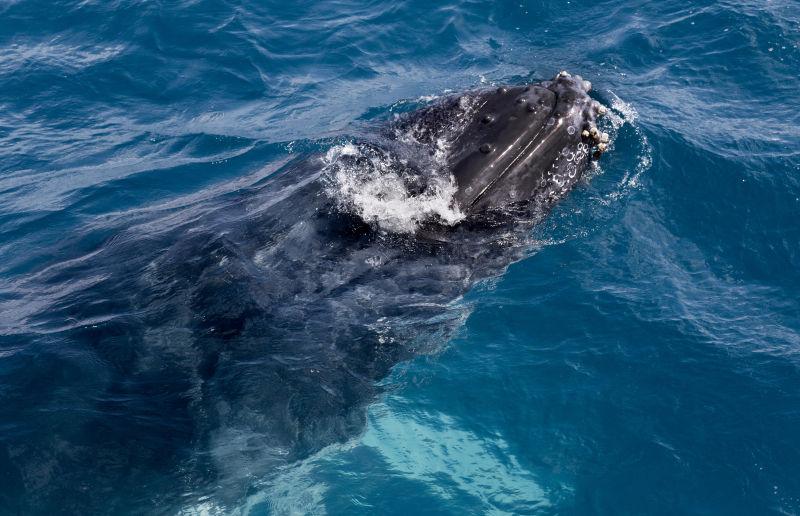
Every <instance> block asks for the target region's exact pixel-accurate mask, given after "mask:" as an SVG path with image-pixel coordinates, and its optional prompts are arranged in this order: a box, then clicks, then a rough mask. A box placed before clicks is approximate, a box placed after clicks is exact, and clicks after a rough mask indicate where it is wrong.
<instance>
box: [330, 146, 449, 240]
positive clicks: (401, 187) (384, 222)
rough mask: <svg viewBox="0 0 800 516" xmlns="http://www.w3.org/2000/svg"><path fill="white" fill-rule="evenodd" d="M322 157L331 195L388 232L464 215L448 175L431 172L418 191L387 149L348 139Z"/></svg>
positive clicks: (403, 231)
mask: <svg viewBox="0 0 800 516" xmlns="http://www.w3.org/2000/svg"><path fill="white" fill-rule="evenodd" d="M438 159H443V157H442V158H439V157H438V156H437V160H438ZM323 162H324V164H325V169H326V179H327V182H328V186H327V189H326V190H327V192H328V194H329V195H330V196H331V197H332V198H334V199H335V200H336V201H337V203H338V204H339V205H340V207H342V208H343V209H345V210H347V211H349V212H351V213H355V214H356V215H358V216H359V217H361V219H362V220H364V221H365V222H367V223H369V224H375V225H376V226H378V227H379V228H380V229H382V230H384V231H388V232H395V233H413V232H414V231H416V230H417V228H418V227H419V225H420V224H421V223H423V222H426V221H431V220H436V221H438V222H441V223H444V224H447V225H454V224H456V223H458V222H459V221H461V220H462V219H463V218H464V214H463V213H462V212H461V210H459V208H458V206H457V205H456V203H455V202H454V201H453V196H454V195H455V193H456V185H455V183H454V182H453V180H452V178H451V177H450V176H449V174H447V175H445V174H430V175H429V176H428V177H426V179H425V182H426V184H425V188H424V189H422V190H421V191H420V192H418V193H417V192H412V191H410V189H409V185H408V178H406V177H404V176H403V173H402V171H403V169H404V166H405V163H403V162H402V161H401V160H400V159H399V158H397V157H396V156H393V155H392V154H390V153H388V152H385V151H381V150H377V149H374V148H372V147H370V148H367V147H364V146H359V145H355V144H353V143H346V144H343V145H337V146H335V147H333V148H331V149H330V150H329V151H328V152H327V154H326V155H325V157H324V158H323Z"/></svg>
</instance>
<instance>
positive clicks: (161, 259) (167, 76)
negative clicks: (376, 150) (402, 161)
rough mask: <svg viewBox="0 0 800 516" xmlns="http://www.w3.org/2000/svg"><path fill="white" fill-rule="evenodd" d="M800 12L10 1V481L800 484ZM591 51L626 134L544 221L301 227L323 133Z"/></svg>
mask: <svg viewBox="0 0 800 516" xmlns="http://www.w3.org/2000/svg"><path fill="white" fill-rule="evenodd" d="M799 47H800V5H799V4H798V3H797V2H792V1H789V0H778V1H752V2H675V1H673V0H668V1H664V2H643V1H641V2H637V1H631V0H628V1H626V2H602V1H594V2H583V1H575V0H571V1H564V2H550V1H546V2H498V3H494V4H489V3H485V2H463V3H452V2H451V3H443V4H432V3H430V2H415V1H404V2H392V3H389V2H367V3H358V2H352V1H349V0H343V1H337V2H316V3H312V2H295V3H290V4H286V3H284V2H254V1H249V0H241V1H236V2H234V1H222V0H196V1H188V0H187V1H182V2H177V1H176V2H146V1H139V2H134V1H123V0H120V1H114V2H92V1H82V2H79V1H75V0H55V1H51V2H40V1H32V0H18V1H6V2H3V3H0V514H179V513H186V514H209V513H210V514H227V513H241V514H254V515H257V514H258V515H260V514H291V513H297V514H325V513H328V514H409V513H418V514H480V513H490V514H615V515H616V514H676V513H677V514H775V513H777V514H797V513H798V512H800V302H799V301H798V299H800V225H798V215H799V214H800V175H799V174H800V129H798V127H800V115H799V114H798V107H800V80H799V79H798V73H800V48H799ZM562 69H566V70H570V71H572V72H574V73H580V74H581V75H583V76H584V77H585V78H587V79H589V80H591V81H592V83H593V84H594V89H595V91H594V95H595V96H596V98H597V99H599V100H601V101H602V102H604V103H605V104H606V105H608V106H610V107H611V114H610V116H609V120H608V121H607V122H606V123H607V124H609V125H608V127H609V129H610V130H611V132H612V133H613V145H612V148H611V150H610V152H609V153H607V155H606V156H604V157H603V159H602V160H601V162H600V165H599V168H598V169H596V170H594V172H593V174H592V177H591V179H590V180H588V181H586V182H584V183H583V184H582V185H580V186H579V187H578V188H577V189H576V190H575V191H573V192H572V194H570V195H569V196H568V197H567V198H566V199H564V201H563V202H561V203H560V204H559V205H558V206H557V208H556V209H555V210H554V211H553V212H552V213H551V214H550V216H549V217H548V218H546V219H545V220H544V221H543V222H541V223H539V224H537V225H536V226H535V227H533V228H532V229H529V230H527V232H526V233H525V235H524V238H523V239H522V240H523V241H524V242H523V243H521V244H519V243H518V244H517V245H516V246H514V251H502V252H499V251H498V253H499V254H497V255H491V253H487V256H483V257H481V256H479V255H480V252H479V251H475V255H474V257H472V258H467V257H465V256H457V255H448V256H446V257H443V256H441V255H436V254H434V255H433V258H430V257H428V258H418V259H416V260H415V261H409V260H407V259H404V260H399V261H392V259H393V258H392V256H394V257H397V256H398V255H391V253H392V252H397V251H396V250H397V249H398V247H397V246H396V245H395V244H391V243H389V244H387V243H380V245H379V246H378V247H377V249H378V250H379V251H380V253H378V254H377V255H374V256H373V255H372V254H370V255H364V256H366V260H370V261H369V262H366V261H365V259H364V256H361V257H360V258H359V259H358V260H356V259H354V258H353V254H348V253H354V252H355V251H353V249H355V248H356V247H357V246H358V245H361V244H360V243H359V242H360V241H359V240H354V237H352V235H350V234H349V233H347V232H346V231H342V232H341V233H337V232H336V231H337V228H338V226H335V225H332V226H331V227H330V228H328V227H327V226H322V227H323V229H325V228H328V230H327V231H318V232H317V233H314V232H313V231H310V230H309V231H306V230H303V229H302V227H305V226H302V224H301V222H302V221H305V220H312V218H313V217H314V216H313V215H311V214H310V213H311V212H313V211H314V209H315V207H316V204H315V203H316V202H318V201H317V199H319V195H317V194H313V195H312V194H311V193H308V189H309V188H311V186H309V184H311V183H309V181H312V180H313V179H314V177H315V176H313V173H314V172H313V170H309V168H308V167H307V166H306V165H304V163H308V162H309V161H308V160H309V159H311V158H310V156H315V155H319V154H322V155H325V154H326V153H329V152H330V151H332V150H333V151H336V150H337V149H342V148H344V147H346V145H347V144H348V142H351V141H353V139H354V138H359V137H363V136H364V135H370V134H372V133H373V132H374V131H375V129H374V127H375V124H379V123H380V121H383V120H386V119H389V118H391V117H392V116H393V114H394V113H397V112H404V111H409V110H411V109H413V108H414V107H418V106H421V105H425V104H426V103H428V102H430V101H431V100H432V99H434V98H436V97H441V96H444V95H447V94H448V93H451V92H461V91H467V90H470V89H474V88H478V87H483V86H489V85H494V84H501V83H511V84H522V83H524V82H526V81H531V80H541V79H546V78H549V77H551V76H552V75H553V74H554V73H556V72H558V71H559V70H562ZM412 212H413V207H410V206H409V207H408V210H403V209H401V210H400V212H399V213H394V214H393V216H396V217H399V220H401V221H402V222H408V221H409V220H411V221H412V222H413V220H414V219H413V217H411V218H409V217H410V215H409V213H411V215H413V213H412ZM384 215H385V214H384ZM390 215H391V214H390ZM404 217H405V218H404ZM314 220H316V219H314ZM298 221H300V222H298ZM315 227H316V226H315ZM390 232H391V231H390ZM519 236H520V235H517V237H519ZM400 248H402V246H400ZM359 249H362V248H359ZM363 249H366V250H368V251H370V252H372V251H374V250H375V249H376V247H364V248H363ZM250 251H252V252H250ZM417 251H418V250H417ZM248 253H249V254H248ZM259 253H261V254H259ZM423 254H424V253H423ZM390 255H391V256H390ZM243 256H246V257H247V259H245V258H243ZM251 257H255V258H252V260H251ZM387 257H388V258H387ZM356 258H358V256H356ZM401 258H402V256H401ZM204 260H206V261H207V262H208V263H212V262H213V263H219V264H220V267H221V269H220V270H222V271H223V272H222V273H215V272H214V270H212V269H209V268H208V263H206V262H205V261H204ZM375 260H378V261H377V262H376V261H375ZM381 260H384V261H381ZM198 263H199V264H200V265H197V264H198ZM364 263H369V264H372V265H374V267H373V268H371V269H368V268H366V266H364V265H363V264H364ZM376 263H377V264H378V265H386V266H384V267H382V268H381V267H378V266H377V265H375V264H376ZM225 264H235V265H236V268H233V267H234V266H233V265H228V268H225ZM252 264H255V265H258V266H259V267H267V268H271V269H270V270H272V271H273V272H274V273H273V274H271V275H269V274H267V275H264V276H263V277H262V276H260V275H261V274H262V272H261V271H262V269H258V268H257V267H255V265H252ZM387 264H389V265H387ZM251 265H252V266H251ZM197 270H202V271H206V272H203V273H199V272H197ZM208 271H211V272H208ZM422 271H424V273H423V272H422ZM431 271H433V273H432V272H431ZM432 274H434V275H435V277H434V276H432ZM456 280H458V281H456ZM417 281H418V283H415V282H417ZM455 283H458V285H455ZM320 285H321V286H320ZM397 285H401V286H403V285H405V286H406V287H408V285H412V287H409V288H413V289H416V291H415V292H416V293H415V295H417V296H418V297H415V298H413V301H414V303H410V302H405V301H404V300H405V299H406V298H403V300H401V299H400V296H401V294H402V295H406V294H407V291H406V290H402V289H400V290H397V288H398V287H397ZM343 286H347V287H348V288H344V287H343ZM339 287H341V288H339ZM350 287H352V288H350ZM326 288H327V289H328V290H326ZM370 289H372V290H370ZM370 292H377V293H378V294H377V297H372V298H371V301H364V299H367V298H366V297H359V296H360V295H361V294H363V293H366V294H369V293H370ZM398 292H399V293H398ZM290 294H291V295H290ZM366 294H365V295H366ZM420 300H421V301H424V303H422V302H417V301H420ZM433 305H435V306H436V309H435V310H433V309H429V306H433ZM243 313H246V314H249V315H248V318H247V319H246V320H247V321H248V322H247V324H244V323H242V322H241V321H242V319H241V317H240V318H237V317H234V316H235V315H237V314H238V315H241V314H243ZM231 314H233V315H231ZM264 314H268V316H267V315H264ZM254 320H255V321H258V324H256V323H252V321H254ZM208 321H212V322H208ZM214 321H223V322H224V324H223V323H219V324H217V323H214ZM212 323H213V324H212ZM220 335H221V336H220ZM371 339H372V340H371ZM381 339H383V340H381ZM373 342H380V343H381V344H382V345H383V344H385V343H386V342H390V345H387V346H386V347H382V348H374V347H372V343H373ZM365 343H368V344H365ZM297 349H310V350H313V352H309V353H308V354H306V355H303V358H298V356H297V355H292V353H293V352H295V351H296V350H297ZM376 349H379V350H378V351H375V350H376ZM381 350H388V351H381ZM287 357H290V358H291V360H295V359H297V360H300V361H301V362H302V366H300V365H297V366H296V365H294V362H290V361H289V360H290V358H287ZM287 361H289V362H287ZM331 364H344V365H345V366H347V367H344V366H342V367H340V368H338V369H337V368H336V367H333V366H331ZM337 367H338V366H337ZM301 369H302V371H304V372H303V373H302V374H300V373H297V372H296V371H300V370H301ZM345 369H346V370H347V371H348V373H347V374H343V373H342V374H340V375H336V374H335V373H336V371H340V372H341V371H344V370H345ZM286 371H289V373H286ZM320 371H321V373H320ZM313 375H319V377H321V378H322V380H320V381H319V383H315V382H317V380H308V379H309V378H317V376H313ZM276 400H277V401H276ZM281 400H289V401H286V403H283V402H282V401H281Z"/></svg>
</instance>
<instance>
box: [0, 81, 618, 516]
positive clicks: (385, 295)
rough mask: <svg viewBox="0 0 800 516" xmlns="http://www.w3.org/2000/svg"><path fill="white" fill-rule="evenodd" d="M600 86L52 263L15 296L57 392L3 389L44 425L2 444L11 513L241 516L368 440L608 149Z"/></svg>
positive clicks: (503, 90) (422, 116) (541, 95)
mask: <svg viewBox="0 0 800 516" xmlns="http://www.w3.org/2000/svg"><path fill="white" fill-rule="evenodd" d="M590 88H591V85H590V84H589V83H588V82H587V81H584V80H583V79H581V78H580V77H578V76H572V75H570V74H568V73H566V72H562V73H559V74H558V75H557V76H556V77H554V78H553V79H552V80H550V81H544V82H541V83H535V84H529V85H525V86H508V87H499V88H490V89H483V90H478V91H473V92H467V93H464V94H461V95H454V96H450V97H446V98H444V99H439V100H438V101H436V102H434V103H433V104H431V105H429V106H427V107H423V108H421V109H418V110H416V111H412V112H409V113H405V114H400V115H398V116H397V117H396V118H395V119H393V120H390V121H388V122H387V123H384V124H382V125H379V126H376V127H375V128H374V130H373V129H372V128H370V129H369V130H367V131H364V134H363V135H362V136H361V137H359V138H356V139H354V140H353V141H347V142H340V143H338V144H337V145H334V146H332V147H331V149H330V150H329V151H328V152H327V153H325V154H323V155H310V156H302V157H301V158H298V159H295V160H292V161H290V162H288V163H287V164H285V165H284V166H283V167H281V168H280V170H278V171H276V172H275V173H273V174H272V175H270V176H269V177H267V178H266V179H264V180H263V181H261V182H258V183H256V184H253V185H250V186H248V187H246V188H241V189H239V190H236V191H233V192H228V193H223V194H220V195H215V196H210V197H207V198H204V199H202V200H200V201H197V202H187V203H185V204H183V205H181V206H179V207H175V208H173V207H168V208H164V209H159V210H154V211H152V212H150V213H149V214H147V215H140V216H137V217H133V219H132V220H131V221H129V222H126V223H125V225H124V226H123V227H120V228H119V230H118V231H116V232H115V234H114V235H111V236H110V237H109V238H107V239H105V240H103V241H102V242H99V243H98V242H95V243H91V244H86V245H85V246H83V247H81V248H80V249H78V250H77V251H74V252H73V254H72V255H70V254H69V253H68V252H66V251H64V252H63V253H61V254H59V253H58V252H56V253H54V256H56V258H54V260H53V262H52V263H49V264H47V266H46V267H43V268H42V269H41V270H40V271H39V272H38V273H37V274H34V275H31V277H30V278H29V279H28V280H27V281H28V283H29V285H30V286H31V288H30V289H29V291H30V292H43V291H46V292H50V293H52V294H51V295H50V296H49V297H47V298H46V299H43V298H39V299H35V300H34V299H19V300H16V303H17V304H16V305H13V306H12V302H14V300H11V301H9V300H0V303H2V305H0V306H2V308H3V309H9V310H15V311H16V312H17V313H20V314H23V315H22V316H21V320H20V324H19V326H18V328H16V329H15V330H14V331H11V332H6V333H5V334H4V335H3V337H2V344H3V345H16V346H20V347H25V349H28V350H32V351H30V352H31V353H32V355H31V357H34V358H30V359H29V360H28V361H27V362H20V363H19V364H18V368H17V369H13V368H12V369H10V370H9V371H8V372H7V373H6V374H5V377H4V379H3V382H4V384H5V385H27V383H26V382H27V380H26V378H27V377H28V375H31V374H32V371H38V372H39V374H38V376H39V377H46V378H47V380H46V381H45V382H44V383H45V384H44V385H40V386H39V388H38V389H36V390H35V392H30V393H26V392H25V389H19V390H14V389H7V390H5V391H2V390H0V395H1V396H3V398H4V399H3V403H2V404H0V421H3V422H4V423H6V424H8V425H10V426H9V428H12V427H13V425H14V421H15V420H16V418H18V417H21V416H20V415H21V414H24V416H25V417H26V418H27V419H28V420H35V421H37V422H38V427H37V429H36V430H31V431H29V432H28V433H27V434H25V435H17V434H15V433H14V432H8V433H7V435H6V436H5V437H4V441H3V446H1V447H0V478H2V479H3V481H2V482H0V501H2V503H3V506H4V507H6V508H7V509H8V510H9V511H10V512H12V513H26V514H45V513H48V514H49V513H68V514H85V513H94V514H101V513H116V512H118V511H121V510H123V511H124V510H126V508H130V507H136V508H137V510H139V511H141V512H142V513H148V512H159V513H161V512H175V511H177V510H180V509H182V508H184V507H186V506H189V505H191V504H192V503H196V502H197V501H198V500H208V499H212V500H215V503H216V504H217V505H218V506H219V507H220V508H222V509H223V510H224V509H225V508H231V507H233V506H235V505H236V504H237V503H239V502H240V501H241V500H242V498H243V497H245V496H246V495H247V494H248V493H249V492H251V489H252V488H253V485H254V484H256V483H257V482H261V481H268V480H269V478H270V475H272V474H274V473H275V472H276V471H278V470H279V469H280V468H281V467H283V466H285V465H287V464H290V463H292V462H295V461H298V460H302V459H304V458H306V457H309V456H310V455H312V454H314V453H315V452H317V451H319V450H321V449H322V448H323V447H325V446H328V445H330V444H333V443H340V442H344V441H347V440H348V439H351V438H352V437H354V436H357V435H358V434H359V432H360V431H361V430H362V429H363V427H364V425H365V410H366V406H367V405H368V404H369V403H370V402H372V401H373V400H374V399H375V398H376V396H377V395H378V394H379V393H380V391H381V387H380V386H379V381H380V380H381V379H383V378H385V377H386V376H387V375H388V374H389V372H390V370H391V368H392V367H393V366H394V365H396V364H397V363H398V362H400V361H403V360H406V359H409V358H412V357H413V356H415V355H419V354H422V353H430V352H434V351H436V350H437V349H440V348H441V346H442V344H443V343H445V342H446V341H447V340H448V336H449V335H450V334H451V332H452V331H453V330H454V329H456V328H457V327H458V325H459V323H460V321H461V320H463V318H464V317H465V314H466V310H467V309H466V308H465V307H464V306H462V305H461V304H459V303H458V302H457V300H458V298H459V297H460V296H461V295H463V294H464V293H465V292H466V291H467V290H468V289H469V288H470V287H471V286H472V285H474V284H475V283H476V282H478V281H480V280H482V279H485V278H490V277H493V276H496V275H498V274H500V273H502V271H503V270H504V268H505V267H507V266H508V265H509V264H510V263H511V262H513V261H514V260H517V259H520V258H521V257H524V256H525V255H526V254H527V253H529V252H530V244H529V243H528V239H527V238H526V236H527V235H528V233H529V229H530V228H531V226H532V225H533V224H535V223H536V221H537V220H540V219H541V217H542V216H544V215H545V214H546V213H547V211H548V210H549V209H550V208H551V207H552V205H553V204H554V203H555V202H557V201H558V200H559V199H560V198H562V197H563V196H564V195H565V194H566V193H567V192H568V191H569V190H570V189H571V188H572V187H573V186H574V185H576V184H577V182H578V181H579V180H580V179H581V177H582V176H583V174H584V173H585V171H586V170H587V169H588V167H589V165H590V163H591V160H592V159H593V158H597V157H599V155H600V154H602V152H603V151H605V150H606V147H607V144H608V136H607V135H606V134H605V133H603V132H602V131H601V130H599V129H597V126H596V122H597V118H598V117H599V116H601V115H602V114H603V112H604V110H605V108H604V107H603V106H601V105H600V104H599V103H598V102H596V101H595V100H593V99H592V98H591V97H590V96H589V94H588V93H589V90H590ZM76 278H77V279H76ZM34 283H35V284H36V286H37V288H34ZM39 287H44V288H39ZM34 301H35V302H34ZM23 307H25V308H23ZM26 310H27V311H26ZM19 356H20V357H23V354H20V355H19ZM19 360H26V359H25V358H24V357H23V358H19ZM55 413H57V414H61V415H64V414H69V417H59V418H57V419H56V418H53V417H52V414H55Z"/></svg>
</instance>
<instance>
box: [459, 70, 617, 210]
mask: <svg viewBox="0 0 800 516" xmlns="http://www.w3.org/2000/svg"><path fill="white" fill-rule="evenodd" d="M590 90H591V84H590V83H589V82H588V81H585V80H583V79H582V78H581V77H580V76H577V75H570V74H569V73H567V72H561V73H559V74H557V75H556V76H555V77H554V78H553V79H552V80H550V81H545V82H541V83H535V84H529V85H526V86H516V87H505V86H502V87H499V88H496V89H492V90H486V91H482V92H480V93H479V94H478V97H477V99H476V104H475V105H476V108H475V110H474V111H473V114H472V118H471V120H470V121H469V123H468V124H467V126H466V127H465V129H464V131H463V132H462V133H461V134H460V135H459V136H458V138H457V139H456V140H455V141H454V142H453V145H452V149H453V151H452V152H451V155H450V160H449V166H450V170H451V171H452V173H453V177H454V179H455V182H456V185H457V187H458V188H457V193H456V196H455V201H456V202H457V203H458V205H459V206H460V208H461V209H462V210H464V211H465V212H467V213H476V212H482V211H485V210H487V209H502V208H504V207H506V206H509V205H511V204H518V203H529V202H531V201H536V202H537V205H541V204H542V203H544V204H549V203H552V202H554V201H556V200H558V199H559V198H561V197H562V196H563V195H564V194H565V193H566V192H567V191H568V190H570V189H571V188H572V187H573V186H574V185H575V183H576V182H577V181H578V180H579V179H580V178H581V176H582V175H583V173H584V171H585V170H586V168H587V166H588V164H589V161H590V159H592V158H593V157H594V158H598V157H599V156H600V154H602V152H603V151H604V150H605V149H606V146H607V142H608V135H606V134H604V133H602V132H600V131H599V130H598V129H597V127H596V125H595V121H596V119H597V117H599V116H602V115H603V114H604V113H605V109H606V108H605V107H603V106H602V105H601V104H599V103H598V102H597V101H595V100H593V99H592V98H591V97H590V96H589V91H590Z"/></svg>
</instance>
